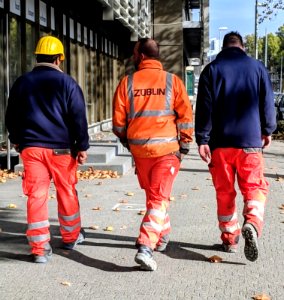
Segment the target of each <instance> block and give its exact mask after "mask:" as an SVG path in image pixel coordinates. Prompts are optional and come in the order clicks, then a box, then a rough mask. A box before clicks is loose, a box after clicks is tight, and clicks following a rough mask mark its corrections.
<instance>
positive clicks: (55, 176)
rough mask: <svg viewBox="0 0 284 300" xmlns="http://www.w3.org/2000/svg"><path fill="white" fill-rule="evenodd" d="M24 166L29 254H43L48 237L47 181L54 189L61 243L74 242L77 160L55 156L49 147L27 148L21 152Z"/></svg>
mask: <svg viewBox="0 0 284 300" xmlns="http://www.w3.org/2000/svg"><path fill="white" fill-rule="evenodd" d="M21 159H22V161H23V165H24V172H23V181H22V187H23V192H24V194H25V195H27V196H28V200H27V223H28V229H27V231H26V234H27V239H28V241H29V244H30V246H31V248H32V253H33V254H37V255H43V253H44V252H43V251H44V249H45V247H46V244H47V243H48V242H49V240H50V232H49V227H50V224H49V220H48V198H49V187H50V183H51V180H53V183H54V185H55V188H56V196H57V206H58V220H59V223H60V233H61V235H62V239H63V242H64V243H70V242H74V241H75V240H76V239H77V237H78V235H79V232H80V229H81V219H80V208H79V201H78V196H77V191H76V189H75V185H76V183H77V181H78V180H77V174H76V171H77V166H78V163H77V160H76V159H74V158H73V157H72V156H71V155H70V154H61V155H56V154H55V153H54V152H53V150H52V149H46V148H37V147H30V148H25V149H24V150H23V151H22V152H21Z"/></svg>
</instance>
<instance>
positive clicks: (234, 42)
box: [223, 31, 244, 48]
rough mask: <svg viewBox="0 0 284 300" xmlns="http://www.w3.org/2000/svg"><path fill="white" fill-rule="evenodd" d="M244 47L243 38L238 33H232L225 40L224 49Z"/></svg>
mask: <svg viewBox="0 0 284 300" xmlns="http://www.w3.org/2000/svg"><path fill="white" fill-rule="evenodd" d="M238 45H241V46H242V47H243V46H244V43H243V38H242V36H241V35H240V34H239V33H238V32H237V31H231V32H229V33H227V34H226V35H225V36H224V39H223V48H227V47H232V46H238Z"/></svg>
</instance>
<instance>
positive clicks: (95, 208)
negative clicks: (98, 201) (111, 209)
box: [92, 206, 102, 210]
mask: <svg viewBox="0 0 284 300" xmlns="http://www.w3.org/2000/svg"><path fill="white" fill-rule="evenodd" d="M92 210H102V208H101V207H100V206H96V207H93V208H92Z"/></svg>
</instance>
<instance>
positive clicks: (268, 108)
mask: <svg viewBox="0 0 284 300" xmlns="http://www.w3.org/2000/svg"><path fill="white" fill-rule="evenodd" d="M260 120H261V133H262V134H263V135H266V136H268V135H271V134H272V133H273V132H274V130H275V129H276V127H277V123H276V112H275V107H274V96H273V88H272V84H271V80H270V77H269V73H268V72H267V70H266V68H265V67H264V66H263V65H262V77H261V84H260Z"/></svg>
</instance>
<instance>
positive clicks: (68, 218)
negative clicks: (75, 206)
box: [58, 211, 80, 221]
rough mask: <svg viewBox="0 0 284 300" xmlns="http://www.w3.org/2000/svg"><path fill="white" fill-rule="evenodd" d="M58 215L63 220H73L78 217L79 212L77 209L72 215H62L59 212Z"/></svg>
mask: <svg viewBox="0 0 284 300" xmlns="http://www.w3.org/2000/svg"><path fill="white" fill-rule="evenodd" d="M58 217H59V218H61V219H62V220H64V221H73V220H76V219H77V218H79V217H80V212H79V211H78V212H77V213H76V214H74V215H72V216H63V215H61V214H58Z"/></svg>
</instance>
